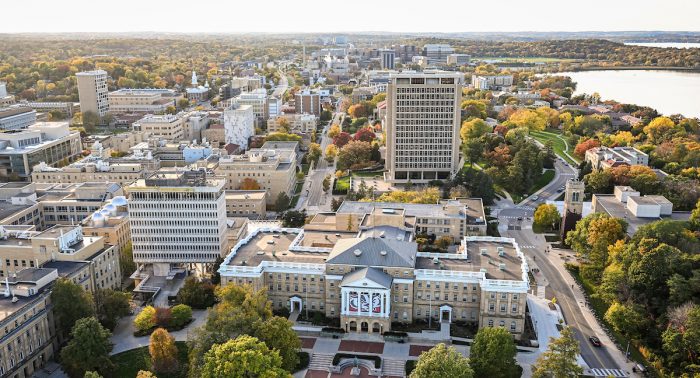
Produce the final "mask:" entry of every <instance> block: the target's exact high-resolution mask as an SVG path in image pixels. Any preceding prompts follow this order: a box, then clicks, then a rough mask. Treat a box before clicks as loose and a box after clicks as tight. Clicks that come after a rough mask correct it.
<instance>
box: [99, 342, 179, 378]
mask: <svg viewBox="0 0 700 378" xmlns="http://www.w3.org/2000/svg"><path fill="white" fill-rule="evenodd" d="M175 344H176V345H177V352H178V353H177V359H178V361H179V362H180V366H178V369H177V371H176V372H174V373H169V374H166V373H158V374H157V376H158V378H185V377H187V343H186V342H184V341H177V342H175ZM111 360H112V362H113V363H114V366H115V369H114V374H113V375H112V376H113V377H115V378H134V377H136V374H138V372H139V370H151V355H150V354H149V353H148V347H142V348H138V349H132V350H128V351H126V352H122V353H119V354H115V355H114V356H112V357H111Z"/></svg>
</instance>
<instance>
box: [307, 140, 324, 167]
mask: <svg viewBox="0 0 700 378" xmlns="http://www.w3.org/2000/svg"><path fill="white" fill-rule="evenodd" d="M321 154H322V151H321V145H320V144H318V143H311V144H309V152H307V155H306V159H307V161H308V162H309V163H311V162H313V163H314V164H318V159H319V158H321Z"/></svg>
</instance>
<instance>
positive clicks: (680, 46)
mask: <svg viewBox="0 0 700 378" xmlns="http://www.w3.org/2000/svg"><path fill="white" fill-rule="evenodd" d="M625 45H630V46H646V47H663V48H676V49H700V43H694V42H627V43H625Z"/></svg>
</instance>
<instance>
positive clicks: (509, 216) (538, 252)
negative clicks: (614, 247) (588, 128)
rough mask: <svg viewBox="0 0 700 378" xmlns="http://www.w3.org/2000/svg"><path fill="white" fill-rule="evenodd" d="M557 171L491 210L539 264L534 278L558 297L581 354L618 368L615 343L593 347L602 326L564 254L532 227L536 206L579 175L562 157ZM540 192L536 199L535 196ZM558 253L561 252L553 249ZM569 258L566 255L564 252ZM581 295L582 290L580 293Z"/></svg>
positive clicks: (502, 227)
mask: <svg viewBox="0 0 700 378" xmlns="http://www.w3.org/2000/svg"><path fill="white" fill-rule="evenodd" d="M555 170H556V175H555V177H554V179H553V180H552V182H550V183H549V184H548V185H546V186H545V187H544V188H542V189H541V190H540V191H538V192H537V193H535V194H533V195H532V196H530V197H528V198H526V199H525V200H523V201H522V202H521V203H520V204H518V205H515V204H513V203H512V202H511V201H509V200H502V201H499V202H498V203H497V205H496V206H495V207H494V208H493V210H492V213H494V215H495V216H497V217H498V222H499V231H500V233H501V235H502V236H507V237H512V238H514V239H515V240H516V241H517V242H518V244H519V245H520V248H521V249H522V251H523V253H524V254H525V255H526V256H527V257H528V258H529V260H530V261H531V262H532V263H533V264H532V265H533V267H535V266H536V267H537V269H539V272H537V273H535V274H534V275H535V279H536V281H537V283H538V285H540V286H544V287H546V291H545V292H546V297H547V298H549V299H551V298H556V300H557V302H558V303H559V305H560V306H561V309H562V313H563V315H564V318H565V320H566V323H567V324H568V325H570V326H571V327H572V328H573V330H574V332H575V334H576V338H577V340H578V341H579V343H580V345H581V356H582V357H583V359H584V360H585V361H586V363H587V364H588V365H589V367H591V368H604V369H618V368H619V366H618V365H619V364H618V363H617V362H616V360H615V358H613V356H612V355H611V353H610V352H609V351H608V348H615V346H614V345H606V346H603V347H600V348H596V347H593V346H592V345H591V343H590V341H589V340H588V337H590V336H592V335H597V336H598V337H599V338H601V340H603V339H606V337H604V335H600V334H599V330H600V327H599V326H597V325H596V324H590V323H589V321H588V319H587V318H586V316H585V315H584V312H583V311H584V307H585V304H584V302H583V301H580V302H579V301H577V300H576V299H575V298H576V297H577V295H576V294H575V293H574V290H578V288H576V289H574V288H572V287H571V285H572V284H573V280H572V279H571V277H570V275H569V274H568V272H566V271H565V269H564V267H563V263H562V262H561V258H559V256H552V254H551V253H547V252H546V249H547V247H548V244H547V242H546V241H545V239H544V236H543V235H539V234H535V233H534V232H533V231H532V218H533V214H534V208H535V207H536V206H537V205H538V204H540V203H544V202H546V201H547V200H556V199H557V198H558V197H559V196H560V195H561V194H562V193H563V192H562V191H560V188H561V187H562V186H564V185H565V184H566V181H568V180H569V179H571V178H575V177H576V176H577V171H576V170H575V169H574V168H572V167H571V166H569V165H568V164H566V163H565V162H564V161H563V160H561V159H557V161H556V162H555ZM535 196H537V197H538V198H537V200H533V197H535ZM552 253H558V252H552ZM564 258H566V256H564ZM578 297H580V294H579V295H578Z"/></svg>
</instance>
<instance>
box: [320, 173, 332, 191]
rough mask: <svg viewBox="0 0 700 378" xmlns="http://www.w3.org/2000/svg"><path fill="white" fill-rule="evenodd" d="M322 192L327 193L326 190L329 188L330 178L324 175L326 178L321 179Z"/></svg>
mask: <svg viewBox="0 0 700 378" xmlns="http://www.w3.org/2000/svg"><path fill="white" fill-rule="evenodd" d="M322 184H323V191H324V192H328V189H330V188H331V176H330V175H326V177H324V178H323V183H322Z"/></svg>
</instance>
